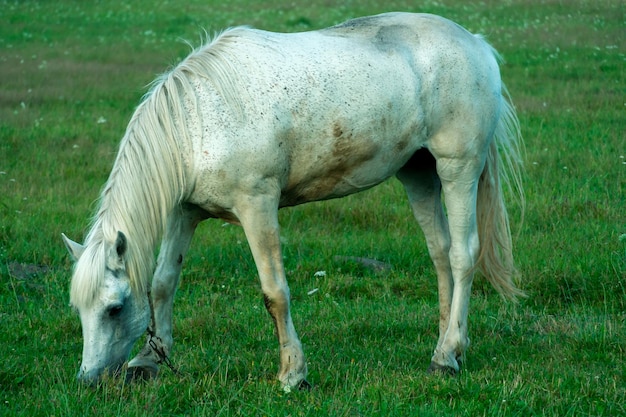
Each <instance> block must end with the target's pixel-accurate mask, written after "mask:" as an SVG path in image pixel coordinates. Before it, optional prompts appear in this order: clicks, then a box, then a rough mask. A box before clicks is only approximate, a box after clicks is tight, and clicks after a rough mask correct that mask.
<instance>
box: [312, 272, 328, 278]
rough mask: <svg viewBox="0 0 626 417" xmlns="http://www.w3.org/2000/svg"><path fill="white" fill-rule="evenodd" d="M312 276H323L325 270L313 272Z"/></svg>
mask: <svg viewBox="0 0 626 417" xmlns="http://www.w3.org/2000/svg"><path fill="white" fill-rule="evenodd" d="M313 276H314V277H325V276H326V271H317V272H316V273H314V274H313Z"/></svg>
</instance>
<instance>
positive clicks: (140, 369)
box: [126, 366, 159, 382]
mask: <svg viewBox="0 0 626 417" xmlns="http://www.w3.org/2000/svg"><path fill="white" fill-rule="evenodd" d="M158 373H159V369H158V368H152V367H148V366H131V367H129V368H128V370H127V371H126V382H132V381H148V380H150V379H155V378H156V377H157V374H158Z"/></svg>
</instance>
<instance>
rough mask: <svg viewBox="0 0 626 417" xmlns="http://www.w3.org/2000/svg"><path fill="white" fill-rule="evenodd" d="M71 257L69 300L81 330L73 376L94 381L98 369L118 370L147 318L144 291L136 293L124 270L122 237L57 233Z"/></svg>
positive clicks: (125, 250)
mask: <svg viewBox="0 0 626 417" xmlns="http://www.w3.org/2000/svg"><path fill="white" fill-rule="evenodd" d="M63 240H64V242H65V245H66V247H67V249H68V251H69V252H70V255H71V256H72V258H73V259H74V261H75V262H76V265H75V270H74V277H73V279H72V288H71V295H70V297H71V304H72V305H73V307H74V308H75V309H76V310H77V311H78V314H79V315H80V321H81V324H82V330H83V340H84V343H83V355H82V363H81V366H80V370H79V371H78V375H77V377H78V379H79V380H81V381H84V382H87V383H90V384H92V383H95V382H97V381H98V380H99V379H100V377H101V376H102V375H104V374H110V375H115V374H118V373H119V372H120V371H121V369H122V366H123V365H124V363H125V362H126V361H127V360H128V357H129V355H130V351H131V348H132V347H133V345H134V344H135V342H136V341H137V339H138V338H139V337H140V336H141V335H142V334H143V333H144V332H145V331H146V328H147V327H148V324H149V322H150V307H149V301H148V296H147V294H136V293H135V291H134V290H133V288H132V284H131V280H130V278H129V276H128V272H127V270H126V259H125V258H126V256H127V254H128V242H127V239H126V236H125V235H124V234H123V233H122V232H118V234H117V236H116V238H115V240H113V241H106V240H101V241H98V242H95V243H89V244H87V245H85V246H83V245H81V244H79V243H76V242H74V241H72V240H70V239H68V238H67V237H66V236H65V235H63Z"/></svg>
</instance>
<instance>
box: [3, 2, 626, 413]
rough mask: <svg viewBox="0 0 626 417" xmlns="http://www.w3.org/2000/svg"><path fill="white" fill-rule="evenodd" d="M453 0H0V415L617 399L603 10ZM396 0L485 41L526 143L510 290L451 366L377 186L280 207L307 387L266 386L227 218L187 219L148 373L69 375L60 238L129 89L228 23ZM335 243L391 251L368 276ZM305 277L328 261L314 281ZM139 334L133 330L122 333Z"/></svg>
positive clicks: (590, 408) (563, 407)
mask: <svg viewBox="0 0 626 417" xmlns="http://www.w3.org/2000/svg"><path fill="white" fill-rule="evenodd" d="M618 3H619V2H615V1H609V0H598V1H587V0H572V1H569V2H563V1H561V2H560V1H549V0H545V1H539V0H532V1H522V0H508V1H504V2H497V1H492V0H487V1H483V2H462V1H459V0H443V1H430V0H426V1H423V2H413V1H399V0H397V1H396V0H390V1H385V2H383V1H371V0H367V1H342V2H328V1H316V0H312V1H306V2H305V1H299V0H298V1H289V2H269V1H265V0H262V1H257V2H252V1H249V0H246V1H244V0H232V1H229V2H218V1H212V0H205V1H195V0H192V1H187V2H149V1H144V0H140V1H136V2H120V1H104V2H94V3H91V2H87V3H82V2H71V1H67V0H61V1H57V2H45V1H25V2H21V1H0V10H1V12H0V22H1V24H0V321H1V322H2V325H1V327H0V344H1V345H2V348H1V349H0V352H2V354H1V355H0V358H1V359H2V364H1V366H0V415H14V416H21V415H23V416H38V415H46V416H48V415H81V416H82V415H86V414H90V415H106V416H108V415H216V416H217V415H220V416H227V415H265V416H283V415H284V416H287V415H291V416H300V415H303V416H304V415H310V416H316V415H320V416H322V415H324V416H326V415H329V416H369V415H385V416H386V415H398V416H406V415H420V416H429V415H433V416H443V415H454V416H458V415H468V416H478V415H521V416H529V415H547V416H552V415H554V416H587V415H592V416H618V415H624V414H625V413H626V405H625V404H626V383H625V381H626V375H625V373H626V372H625V371H626V358H625V349H626V214H625V213H626V212H625V209H626V194H625V192H624V187H625V185H626V140H625V139H626V138H625V134H624V132H625V129H624V126H625V117H624V111H625V109H626V101H625V97H626V79H625V71H624V66H625V60H626V55H625V54H626V45H625V44H624V11H625V10H624V6H623V5H621V4H618ZM391 10H401V11H413V12H429V13H435V14H439V15H442V16H445V17H447V18H450V19H452V20H454V21H456V22H458V23H459V24H461V25H463V26H464V27H466V28H468V29H469V30H470V31H472V32H474V33H482V34H484V35H485V36H486V38H487V39H488V40H489V42H490V43H491V44H492V45H493V46H494V47H495V48H496V49H497V50H498V51H499V52H500V53H501V54H502V55H503V57H504V58H505V63H504V64H503V65H502V66H501V70H502V77H503V79H504V81H505V83H506V84H507V86H508V88H509V90H510V93H511V96H512V98H513V102H514V104H515V105H516V107H517V111H518V116H519V118H520V122H521V128H522V134H523V136H524V138H525V143H526V153H525V158H524V159H525V173H524V184H525V191H526V208H525V213H524V219H523V222H522V221H521V217H522V216H521V215H522V208H521V207H520V205H519V204H517V203H516V202H515V201H511V202H510V203H509V213H510V215H511V218H512V222H513V230H514V233H515V237H514V239H515V241H514V243H515V247H516V249H515V255H516V260H517V264H518V267H519V269H520V271H521V273H522V283H521V287H522V288H523V289H524V290H525V291H526V292H527V294H528V298H526V299H523V300H521V302H520V303H519V304H518V305H514V304H511V303H506V302H504V301H503V300H502V299H501V298H500V297H499V296H498V295H497V294H496V293H495V291H494V290H493V289H492V288H491V287H490V286H489V285H488V284H487V283H486V282H485V281H484V280H482V279H481V278H480V277H477V278H476V280H475V284H474V288H473V294H472V301H471V306H470V338H471V340H472V344H471V346H470V348H469V351H468V354H467V358H466V360H465V362H464V366H463V370H462V372H461V373H460V374H459V375H458V376H457V377H454V378H450V377H443V376H439V375H431V374H429V373H427V371H426V370H427V367H428V363H429V360H430V357H431V355H432V349H433V347H434V345H435V343H436V340H437V320H438V306H437V292H436V290H437V285H436V278H435V273H434V269H433V267H432V265H431V262H430V258H429V256H428V253H427V250H426V245H425V243H424V240H423V237H422V234H421V231H420V229H419V227H418V226H417V224H416V223H415V222H414V220H413V218H412V215H411V213H410V210H409V206H408V203H407V201H406V198H405V196H404V192H403V190H402V188H401V186H400V184H399V183H398V181H396V180H390V181H389V182H387V183H385V184H383V185H382V186H379V187H377V188H374V189H372V190H369V191H367V192H364V193H362V194H358V195H355V196H352V197H349V198H346V199H342V200H334V201H327V202H320V203H313V204H310V205H306V206H300V207H296V208H290V209H285V210H283V211H281V213H280V221H281V225H282V244H283V251H284V255H285V265H286V269H287V274H288V279H289V283H290V288H291V294H292V314H293V318H294V322H295V325H296V328H297V329H298V331H299V334H300V336H301V339H302V342H303V344H304V349H305V353H306V354H307V357H308V366H309V378H308V379H309V381H310V382H311V383H312V384H313V389H312V390H311V391H304V392H291V393H289V394H286V393H284V392H282V391H281V390H280V388H279V384H278V383H277V382H276V380H275V374H276V371H277V367H278V353H277V349H276V340H275V336H274V334H273V324H272V322H271V319H270V317H269V315H268V314H267V312H266V311H265V308H264V307H263V301H262V294H261V292H260V288H259V283H258V279H257V276H256V269H255V267H254V263H253V261H252V256H251V254H250V251H249V249H248V246H247V244H246V240H245V237H244V235H243V232H242V230H241V229H240V228H238V227H236V226H231V225H225V224H224V223H223V222H221V221H218V220H212V221H207V222H205V223H203V224H202V225H201V226H200V227H199V230H198V231H197V232H196V235H195V237H194V241H193V244H192V248H191V250H190V252H189V253H188V255H187V259H186V264H185V267H184V269H183V274H182V281H181V285H180V287H179V290H178V293H177V297H176V301H175V311H174V338H175V345H174V350H173V356H172V362H173V364H174V366H175V367H176V368H177V369H178V373H174V372H172V371H171V370H169V369H167V368H162V369H161V373H160V376H159V378H158V379H157V380H156V381H149V382H143V383H134V384H124V383H122V381H120V380H114V379H111V380H107V381H104V383H102V384H101V385H100V386H98V387H96V388H91V387H87V386H83V385H80V384H78V383H77V382H76V381H75V375H76V372H77V370H78V366H79V363H80V355H81V349H82V335H81V328H80V321H79V319H78V317H77V315H76V314H75V313H74V312H73V311H72V309H71V308H70V307H69V306H68V300H69V298H68V287H69V279H70V272H71V262H70V259H69V256H68V255H67V252H66V250H65V247H64V246H63V243H62V241H61V237H60V236H61V233H62V232H64V233H66V234H67V235H68V236H70V237H72V238H74V239H75V240H81V241H82V238H83V236H84V233H85V231H86V229H87V227H88V223H89V218H90V216H91V215H92V214H93V210H94V207H95V205H94V201H95V199H96V198H97V196H98V194H99V190H100V187H101V186H102V185H103V184H104V182H105V181H106V178H107V176H108V173H109V171H110V168H111V165H112V163H113V159H114V156H115V152H116V150H117V146H118V143H119V140H120V138H121V137H122V135H123V133H124V130H125V127H126V124H127V123H128V121H129V118H130V116H131V114H132V112H133V109H134V108H135V106H136V105H137V104H138V102H139V100H140V98H141V96H142V95H143V94H144V93H145V91H146V88H145V86H146V85H147V84H148V83H150V82H151V81H152V80H153V79H154V78H155V76H156V75H157V74H159V73H161V72H163V71H164V70H166V69H167V67H168V66H170V65H174V64H175V63H176V62H177V61H178V60H180V59H181V58H182V57H184V56H185V55H186V54H187V53H188V52H189V46H188V45H187V44H185V43H184V42H183V41H181V40H188V41H189V42H190V43H191V44H192V45H194V46H195V45H198V44H199V43H200V42H201V40H202V38H204V37H205V36H206V35H205V32H204V30H206V31H207V33H209V34H212V33H213V32H214V31H218V30H220V29H222V28H225V27H229V26H234V25H241V24H246V25H251V26H254V27H257V28H261V29H268V30H273V31H286V32H294V31H303V30H312V29H317V28H321V27H326V26H330V25H333V24H336V23H340V22H342V21H344V20H346V19H348V18H351V17H357V16H363V15H369V14H375V13H380V12H384V11H391ZM345 257H363V258H368V259H375V260H378V261H381V262H384V263H385V264H387V265H389V266H390V268H388V269H384V270H382V271H377V270H373V269H371V268H368V267H366V266H363V265H361V264H358V263H354V262H350V261H346V259H345ZM320 271H324V272H325V273H319V272H320ZM137 347H139V344H138V345H137Z"/></svg>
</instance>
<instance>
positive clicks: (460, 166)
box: [431, 135, 485, 372]
mask: <svg viewBox="0 0 626 417" xmlns="http://www.w3.org/2000/svg"><path fill="white" fill-rule="evenodd" d="M460 137H461V136H459V137H456V136H455V135H450V136H449V137H447V138H446V140H447V141H448V143H457V144H459V145H460V147H461V148H464V149H463V151H462V152H455V153H454V154H452V155H447V154H445V153H442V154H439V155H437V154H435V153H434V155H435V158H436V160H437V162H436V166H437V174H438V176H439V178H440V180H441V184H442V188H443V194H444V198H445V206H446V212H447V218H448V228H449V232H450V250H449V252H448V257H449V262H450V269H451V272H452V281H453V291H452V302H451V305H450V316H449V320H448V328H447V329H446V331H445V334H444V336H443V340H440V342H439V344H438V345H437V349H436V350H435V353H434V355H433V358H432V362H431V370H444V371H448V370H451V371H454V372H458V370H459V366H460V365H459V363H460V361H461V360H462V358H463V357H464V355H465V351H466V350H467V348H468V347H469V343H470V340H469V337H468V313H469V301H470V295H471V289H472V282H473V277H474V268H475V265H476V262H477V260H478V254H479V250H480V242H479V237H478V226H477V215H476V202H477V193H478V183H479V179H480V175H481V172H482V170H483V168H484V164H485V156H484V155H481V154H480V153H479V152H478V150H480V149H485V147H482V146H480V144H477V143H474V144H471V143H469V142H467V141H463V140H461V139H459V138H460ZM470 137H474V138H480V137H485V136H481V135H472V136H470Z"/></svg>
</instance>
